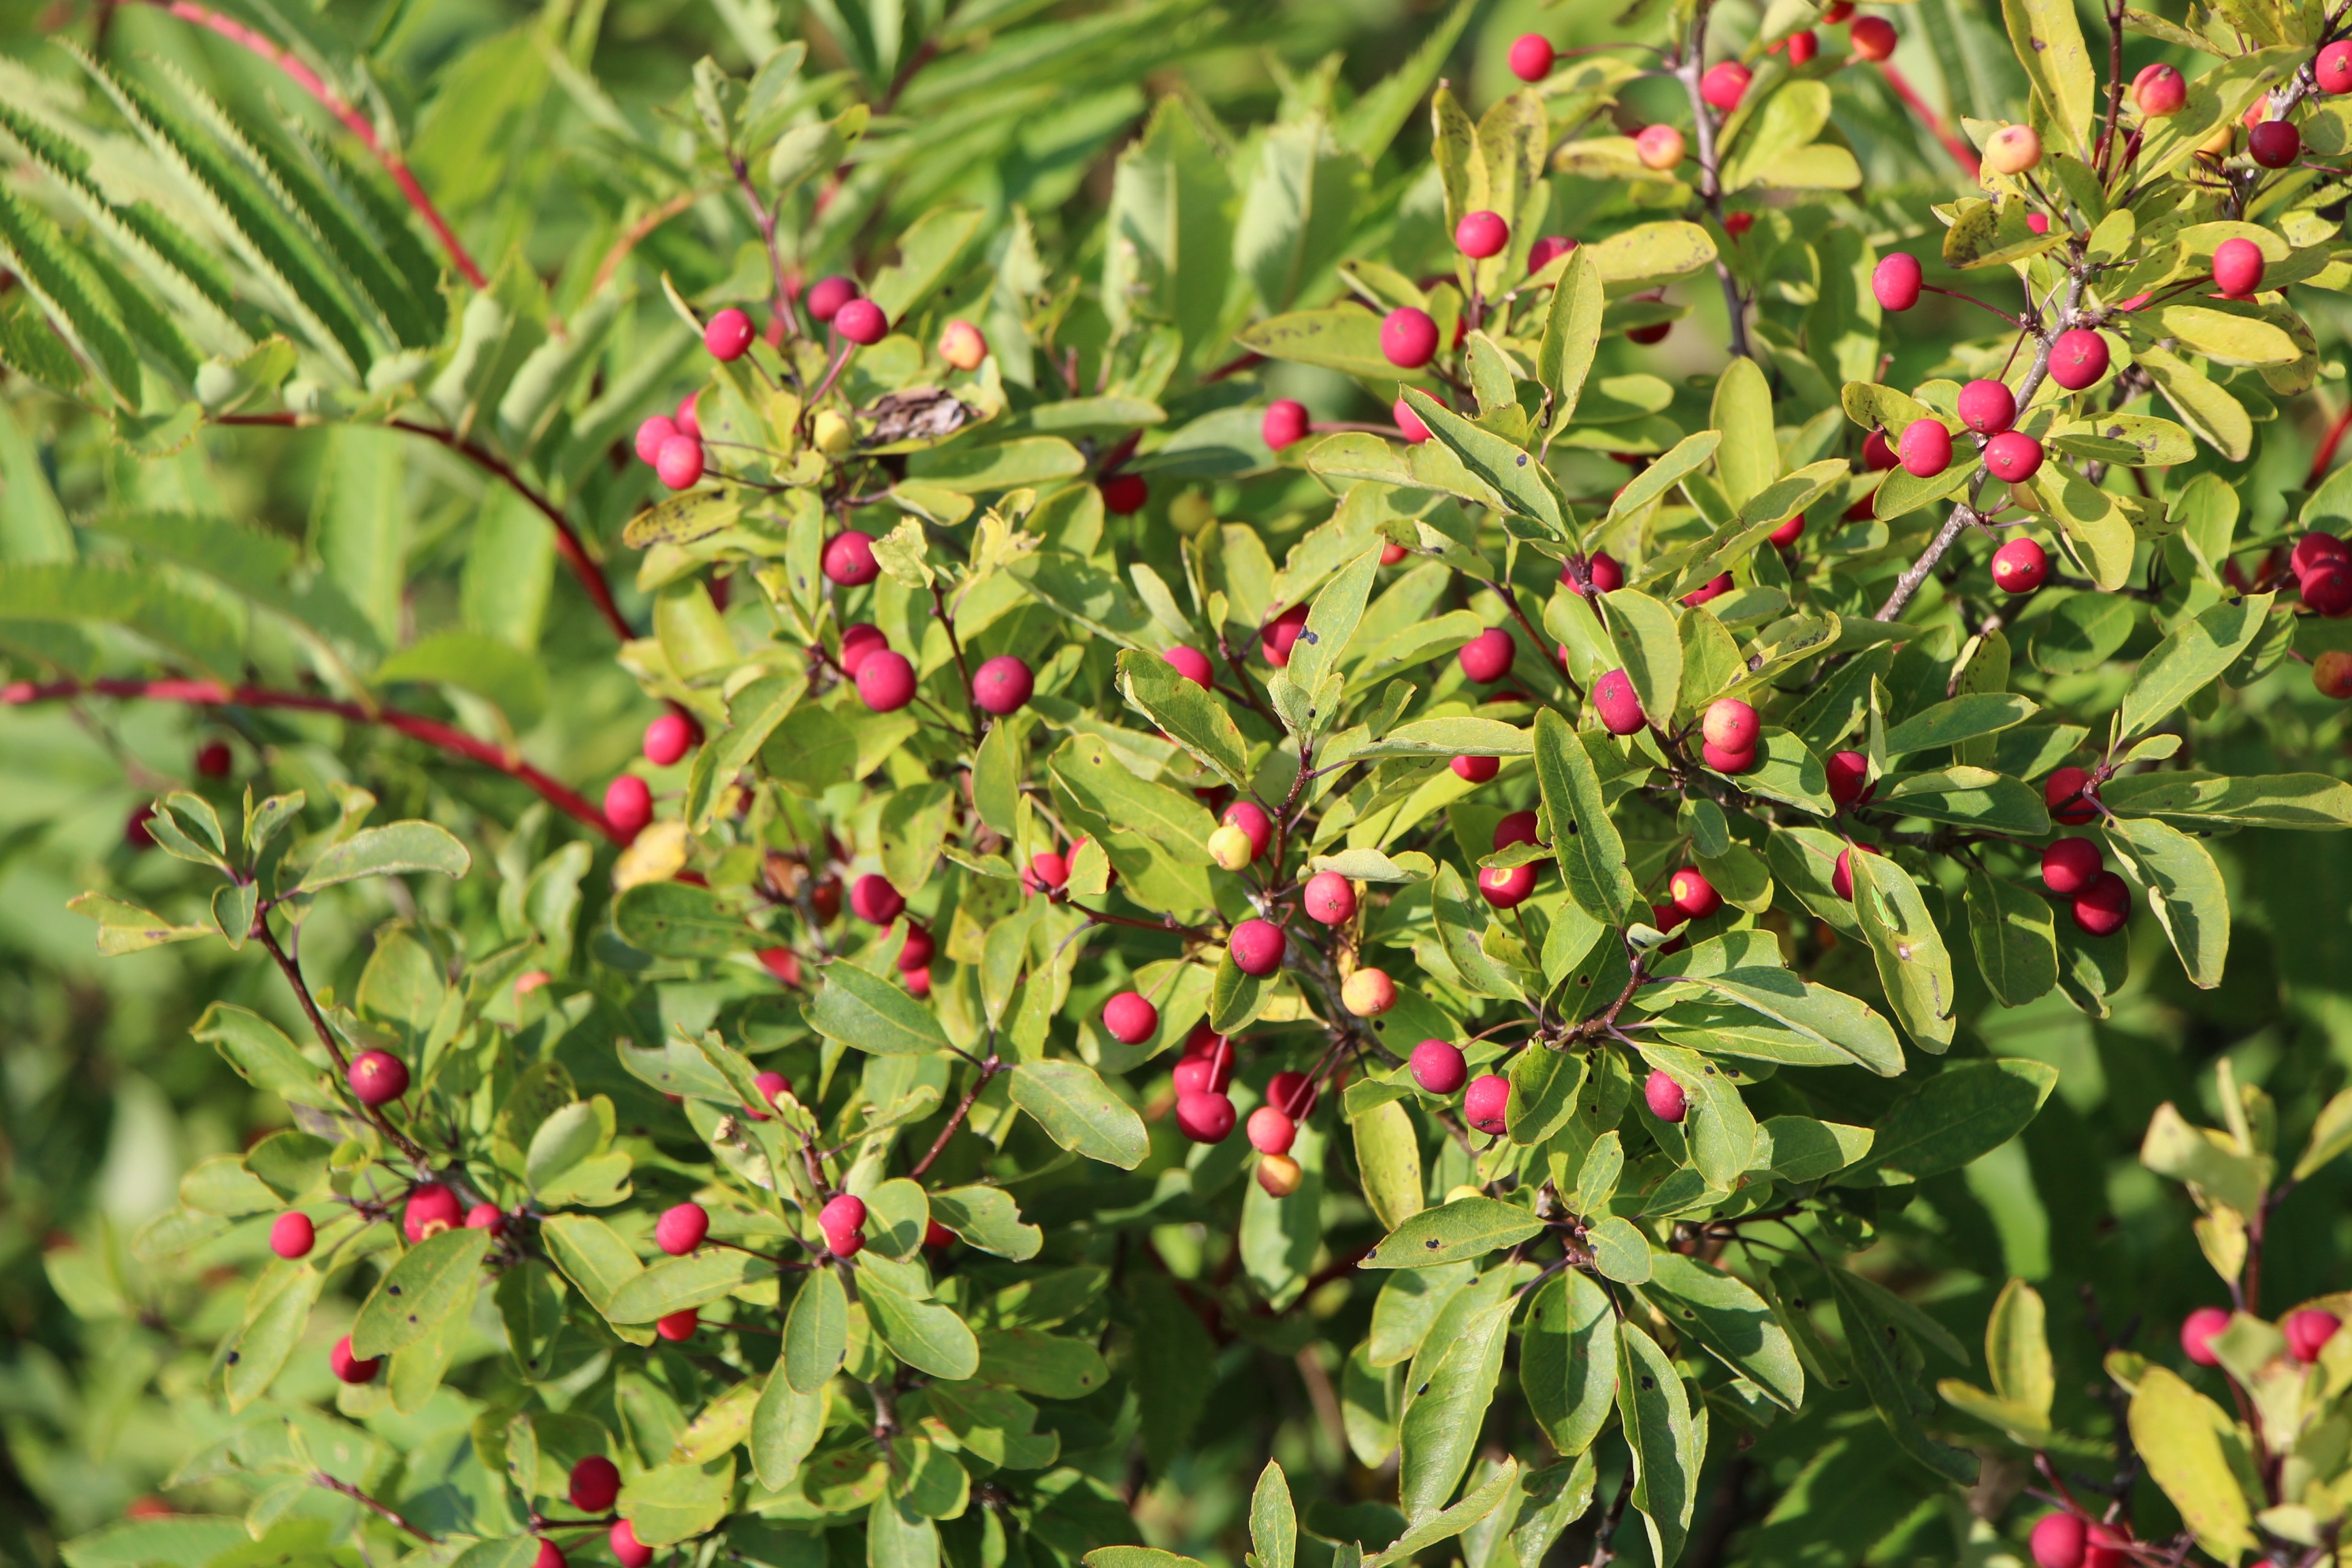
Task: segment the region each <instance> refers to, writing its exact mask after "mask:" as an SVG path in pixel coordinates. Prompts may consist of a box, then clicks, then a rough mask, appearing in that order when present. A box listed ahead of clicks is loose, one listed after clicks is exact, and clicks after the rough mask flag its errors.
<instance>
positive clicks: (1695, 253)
mask: <svg viewBox="0 0 2352 1568" xmlns="http://www.w3.org/2000/svg"><path fill="white" fill-rule="evenodd" d="M1577 248H1578V249H1579V250H1580V251H1589V252H1591V258H1592V269H1593V270H1594V271H1595V272H1598V273H1599V274H1600V275H1601V282H1603V283H1606V284H1608V285H1610V292H1611V293H1612V295H1621V296H1622V295H1624V294H1632V293H1636V292H1639V291H1640V290H1642V289H1648V288H1652V287H1654V286H1656V285H1658V284H1662V283H1671V282H1673V281H1674V280H1675V279H1678V278H1687V277H1689V276H1690V275H1691V274H1692V273H1694V272H1696V271H1697V270H1698V269H1699V268H1702V267H1706V266H1709V265H1711V264H1712V263H1713V262H1714V261H1715V258H1716V251H1715V240H1714V239H1713V237H1710V236H1709V235H1708V234H1707V232H1706V229H1704V228H1702V227H1700V226H1698V225H1697V224H1695V223H1685V222H1683V221H1681V220H1679V219H1667V220H1665V221H1663V222H1658V223H1641V224H1635V225H1634V226H1633V227H1631V228H1627V229H1620V230H1619V231H1618V232H1617V233H1615V234H1612V235H1611V236H1610V237H1608V238H1606V239H1601V240H1595V241H1593V242H1592V243H1591V244H1590V245H1583V246H1579V247H1577Z"/></svg>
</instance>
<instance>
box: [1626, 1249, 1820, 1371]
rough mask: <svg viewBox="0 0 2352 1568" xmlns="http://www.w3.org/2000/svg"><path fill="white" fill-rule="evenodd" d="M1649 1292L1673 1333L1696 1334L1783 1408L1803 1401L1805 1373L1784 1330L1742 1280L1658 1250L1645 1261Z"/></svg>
mask: <svg viewBox="0 0 2352 1568" xmlns="http://www.w3.org/2000/svg"><path fill="white" fill-rule="evenodd" d="M1650 1290H1651V1292H1652V1293H1653V1294H1654V1296H1656V1297H1658V1298H1660V1300H1659V1301H1658V1305H1659V1307H1660V1309H1661V1310H1663V1311H1664V1313H1665V1315H1666V1321H1668V1322H1670V1323H1672V1324H1673V1325H1674V1326H1675V1331H1676V1332H1677V1333H1686V1334H1689V1335H1691V1336H1692V1337H1694V1338H1696V1340H1697V1341H1698V1342H1700V1343H1701V1344H1703V1345H1705V1346H1706V1348H1707V1349H1708V1350H1709V1351H1711V1352H1714V1354H1715V1355H1716V1357H1717V1359H1718V1360H1720V1361H1721V1362H1722V1363H1724V1364H1725V1365H1726V1366H1728V1367H1729V1368H1731V1370H1732V1371H1734V1372H1736V1373H1740V1374H1742V1375H1743V1376H1745V1377H1747V1378H1748V1381H1749V1382H1751V1383H1753V1384H1756V1386H1757V1387H1759V1388H1760V1389H1762V1390H1763V1391H1764V1393H1765V1394H1766V1395H1767V1396H1768V1397H1769V1398H1770V1399H1771V1400H1772V1401H1773V1403H1775V1404H1777V1405H1780V1406H1781V1407H1782V1408H1783V1409H1787V1410H1794V1409H1796V1408H1797V1407H1798V1406H1799V1405H1802V1404H1803V1403H1804V1399H1805V1371H1804V1368H1803V1367H1802V1366H1801V1365H1800V1364H1799V1363H1798V1361H1797V1352H1796V1349H1795V1347H1794V1346H1793V1345H1791V1344H1790V1341H1789V1334H1788V1331H1787V1330H1785V1329H1783V1328H1781V1326H1780V1321H1779V1320H1778V1319H1777V1318H1775V1317H1774V1316H1773V1315H1772V1310H1771V1309H1770V1308H1769V1307H1768V1306H1766V1305H1765V1303H1764V1299H1763V1298H1762V1297H1760V1296H1759V1295H1757V1294H1756V1292H1755V1291H1753V1290H1751V1289H1748V1285H1747V1283H1746V1282H1745V1281H1744V1280H1741V1279H1738V1278H1737V1277H1736V1276H1733V1275H1730V1274H1727V1273H1725V1272H1724V1271H1723V1270H1721V1269H1719V1268H1714V1267H1712V1266H1710V1265H1708V1264H1706V1263H1702V1262H1699V1261H1698V1260H1697V1259H1696V1258H1685V1257H1684V1256H1683V1255H1682V1254H1680V1253H1678V1252H1661V1253H1659V1254H1658V1255H1657V1256H1656V1257H1655V1258H1653V1259H1652V1260H1651V1274H1650Z"/></svg>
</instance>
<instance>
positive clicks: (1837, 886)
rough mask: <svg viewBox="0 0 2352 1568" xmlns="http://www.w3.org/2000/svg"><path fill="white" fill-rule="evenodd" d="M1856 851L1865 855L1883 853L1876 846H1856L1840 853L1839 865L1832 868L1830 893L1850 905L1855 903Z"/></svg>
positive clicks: (1844, 849)
mask: <svg viewBox="0 0 2352 1568" xmlns="http://www.w3.org/2000/svg"><path fill="white" fill-rule="evenodd" d="M1856 849H1859V850H1861V851H1862V852H1863V853H1864V854H1865V855H1876V854H1880V853H1882V851H1881V850H1880V849H1879V847H1878V846H1876V845H1875V844H1855V845H1851V846H1849V847H1846V848H1843V849H1841V850H1839V851H1838V858H1837V864H1836V865H1834V866H1832V867H1831V868H1830V891H1832V892H1833V893H1835V894H1836V895H1837V896H1838V897H1839V898H1841V899H1843V900H1845V901H1846V902H1847V903H1849V904H1850V903H1852V902H1853V852H1854V851H1855V850H1856Z"/></svg>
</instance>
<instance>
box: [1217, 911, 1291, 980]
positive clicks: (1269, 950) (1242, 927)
mask: <svg viewBox="0 0 2352 1568" xmlns="http://www.w3.org/2000/svg"><path fill="white" fill-rule="evenodd" d="M1285 945H1286V942H1285V939H1284V937H1283V934H1282V928H1281V927H1279V926H1277V925H1276V924H1274V923H1273V922H1272V921H1261V920H1246V921H1242V922H1241V924H1239V925H1237V926H1235V927H1234V932H1233V935H1232V936H1231V937H1229V938H1227V939H1226V942H1225V951H1226V952H1230V953H1232V954H1233V956H1234V968H1236V969H1238V970H1240V971H1241V972H1242V973H1244V974H1247V975H1251V976H1254V977H1255V978H1257V979H1261V980H1262V979H1264V978H1265V976H1267V975H1269V974H1272V973H1274V972H1275V971H1276V970H1277V969H1280V968H1281V967H1282V955H1283V950H1284V947H1285Z"/></svg>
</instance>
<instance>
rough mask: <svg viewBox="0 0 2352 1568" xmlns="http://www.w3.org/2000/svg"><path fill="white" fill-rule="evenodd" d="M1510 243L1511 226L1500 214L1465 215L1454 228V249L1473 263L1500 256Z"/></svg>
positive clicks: (1477, 213) (1476, 213)
mask: <svg viewBox="0 0 2352 1568" xmlns="http://www.w3.org/2000/svg"><path fill="white" fill-rule="evenodd" d="M1510 243H1511V226H1510V225H1509V224H1507V223H1506V222H1504V221H1503V215H1502V214H1500V213H1490V212H1485V211H1480V212H1474V213H1464V214H1463V215H1462V221H1461V222H1460V223H1457V224H1455V225H1454V248H1455V249H1456V250H1459V251H1460V252H1461V253H1462V254H1463V255H1465V256H1466V257H1468V258H1470V259H1471V260H1473V261H1484V260H1486V258H1488V257H1490V256H1499V255H1501V254H1502V252H1503V247H1505V246H1507V245H1508V244H1510Z"/></svg>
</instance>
